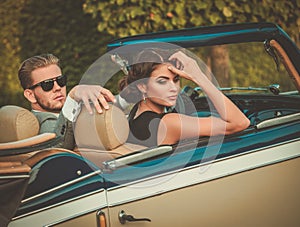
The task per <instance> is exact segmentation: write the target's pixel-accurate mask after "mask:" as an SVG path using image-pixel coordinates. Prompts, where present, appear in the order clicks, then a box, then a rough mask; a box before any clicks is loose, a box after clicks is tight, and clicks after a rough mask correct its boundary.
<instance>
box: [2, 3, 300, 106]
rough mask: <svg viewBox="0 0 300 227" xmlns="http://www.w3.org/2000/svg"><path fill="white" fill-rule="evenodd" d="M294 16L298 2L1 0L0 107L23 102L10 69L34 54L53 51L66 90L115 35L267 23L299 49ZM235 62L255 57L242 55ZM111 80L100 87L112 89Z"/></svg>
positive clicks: (211, 54)
mask: <svg viewBox="0 0 300 227" xmlns="http://www.w3.org/2000/svg"><path fill="white" fill-rule="evenodd" d="M299 15H300V0H175V2H174V0H163V1H152V0H141V1H140V0H1V2H0V18H1V19H0V27H1V30H0V107H1V106H3V105H7V104H15V105H19V106H23V107H29V103H28V102H27V101H26V100H25V98H24V97H23V90H22V88H21V86H20V85H19V80H18V76H17V71H18V68H19V65H20V64H21V62H22V61H23V60H25V59H26V58H28V57H31V56H34V55H38V54H42V53H53V54H55V55H56V56H58V57H59V58H60V60H61V66H62V69H63V73H64V74H66V75H68V87H67V88H68V90H69V89H70V88H71V87H73V86H74V85H76V84H78V82H79V81H80V79H81V76H82V75H83V74H84V72H85V71H86V70H87V68H88V67H89V66H90V65H91V64H92V63H93V62H94V61H95V60H96V59H98V58H99V57H100V56H101V55H102V54H103V53H105V51H106V45H107V44H108V42H110V41H112V40H114V39H117V38H121V37H125V36H130V35H136V34H142V33H149V32H157V31H163V30H172V29H181V28H190V27H197V26H208V25H216V24H225V23H242V22H272V23H277V24H278V25H280V26H281V27H282V28H283V29H284V30H285V31H286V32H287V33H288V34H289V36H290V37H291V38H292V39H293V40H294V42H295V43H296V44H297V46H298V47H299V46H300V17H299ZM226 51H228V49H227V48H226V46H220V47H219V49H217V50H216V49H211V50H208V51H206V53H205V54H206V56H205V57H204V60H205V59H207V61H208V62H210V63H209V65H218V64H212V62H214V61H217V59H216V57H217V56H219V55H220V54H224V53H225V54H226ZM238 52H240V51H238V50H237V51H236V53H231V55H234V56H238V54H239V53H238ZM240 59H243V61H253V60H254V59H251V58H249V59H247V55H246V56H245V55H244V56H243V57H242V58H240ZM229 61H230V59H229ZM241 64H242V63H241ZM213 71H216V72H217V71H218V69H217V68H216V69H214V70H213ZM245 75H247V72H245ZM234 77H236V78H234ZM237 77H238V75H231V78H233V79H234V80H239V78H237ZM270 77H272V75H270ZM116 84H117V82H116V81H113V80H111V81H110V82H109V83H108V84H106V87H107V88H109V89H110V90H112V92H113V93H115V94H116V93H117V92H118V90H117V86H116Z"/></svg>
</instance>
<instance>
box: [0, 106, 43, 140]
mask: <svg viewBox="0 0 300 227" xmlns="http://www.w3.org/2000/svg"><path fill="white" fill-rule="evenodd" d="M39 129H40V125H39V122H38V120H37V118H36V117H35V116H34V114H33V113H31V112H30V111H29V110H27V109H24V108H22V107H19V106H13V105H7V106H3V107H1V109H0V143H7V142H12V141H18V140H22V139H26V138H29V137H32V136H36V135H37V134H38V133H39Z"/></svg>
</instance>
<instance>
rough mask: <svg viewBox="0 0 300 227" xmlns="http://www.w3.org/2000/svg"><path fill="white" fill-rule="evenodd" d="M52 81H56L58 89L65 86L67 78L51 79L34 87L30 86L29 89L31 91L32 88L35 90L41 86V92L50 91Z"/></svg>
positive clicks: (62, 76)
mask: <svg viewBox="0 0 300 227" xmlns="http://www.w3.org/2000/svg"><path fill="white" fill-rule="evenodd" d="M54 81H56V82H57V84H58V85H59V86H60V87H64V86H66V84H67V76H66V75H60V76H58V77H55V78H52V79H48V80H44V81H42V82H39V83H37V84H35V85H32V86H31V87H29V89H33V88H36V87H37V86H41V87H42V89H43V91H51V90H52V88H53V86H54Z"/></svg>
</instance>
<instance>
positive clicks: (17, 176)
mask: <svg viewBox="0 0 300 227" xmlns="http://www.w3.org/2000/svg"><path fill="white" fill-rule="evenodd" d="M29 177H30V175H11V176H0V180H1V179H19V178H29Z"/></svg>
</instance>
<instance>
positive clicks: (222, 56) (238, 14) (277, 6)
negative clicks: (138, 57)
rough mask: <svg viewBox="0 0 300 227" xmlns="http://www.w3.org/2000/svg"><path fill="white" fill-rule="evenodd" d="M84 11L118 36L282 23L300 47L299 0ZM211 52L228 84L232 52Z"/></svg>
mask: <svg viewBox="0 0 300 227" xmlns="http://www.w3.org/2000/svg"><path fill="white" fill-rule="evenodd" d="M83 9H84V11H85V12H86V13H89V14H91V15H92V16H93V18H95V19H96V20H97V21H98V30H99V31H101V32H107V33H108V34H111V35H113V36H114V37H124V36H131V35H136V34H142V33H149V32H157V31H161V30H172V29H180V28H189V27H196V26H205V25H215V24H224V23H242V22H266V21H268V22H273V23H277V24H279V25H280V26H281V27H282V28H283V29H284V30H285V31H287V32H288V34H290V35H291V37H292V38H293V39H294V40H295V42H296V43H297V44H298V45H299V44H300V35H299V33H300V32H299V31H300V18H298V15H300V1H299V0H285V1H280V0H275V1H274V0H236V1H233V0H177V1H176V3H174V2H173V0H164V1H151V0H144V1H139V0H84V4H83ZM112 18H113V19H112ZM207 53H208V54H209V55H208V56H207V57H206V58H207V59H209V62H208V63H209V65H210V66H211V70H212V72H213V73H214V74H215V76H217V77H218V78H221V77H222V78H223V81H228V80H229V74H228V72H229V69H228V67H229V53H228V49H227V48H226V46H219V47H212V49H211V50H210V51H207ZM216 53H217V54H216ZM216 56H218V57H216ZM220 63H221V64H220Z"/></svg>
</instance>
